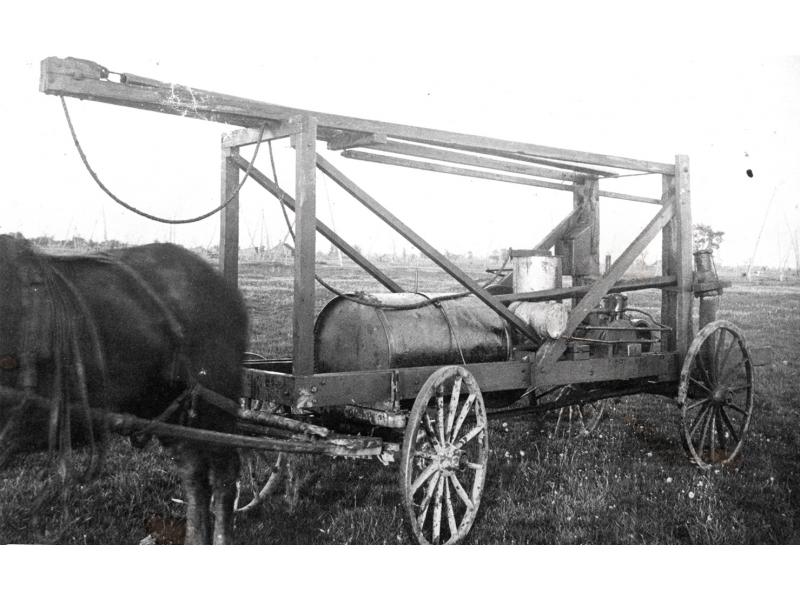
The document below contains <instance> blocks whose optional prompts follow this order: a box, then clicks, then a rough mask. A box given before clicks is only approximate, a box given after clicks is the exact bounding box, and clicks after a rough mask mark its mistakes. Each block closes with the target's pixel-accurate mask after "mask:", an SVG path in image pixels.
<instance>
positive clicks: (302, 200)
mask: <svg viewBox="0 0 800 600" xmlns="http://www.w3.org/2000/svg"><path fill="white" fill-rule="evenodd" d="M299 123H300V125H301V132H300V133H298V134H297V135H295V136H293V137H292V144H293V146H294V148H295V195H296V196H297V198H296V210H295V240H294V314H293V320H292V327H293V329H292V356H293V363H292V364H293V366H294V369H293V373H294V375H311V374H313V373H314V260H315V258H316V245H315V241H316V240H315V238H316V234H317V216H316V173H317V120H316V119H315V118H314V117H311V116H308V115H305V116H303V117H301V118H300V119H299Z"/></svg>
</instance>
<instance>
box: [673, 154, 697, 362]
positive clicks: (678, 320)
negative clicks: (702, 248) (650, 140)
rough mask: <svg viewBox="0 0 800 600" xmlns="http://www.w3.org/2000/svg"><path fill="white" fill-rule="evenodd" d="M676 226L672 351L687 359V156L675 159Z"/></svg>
mask: <svg viewBox="0 0 800 600" xmlns="http://www.w3.org/2000/svg"><path fill="white" fill-rule="evenodd" d="M674 220H675V223H676V229H677V236H676V239H675V241H676V245H675V248H674V249H673V251H674V252H675V254H676V256H677V259H676V262H675V276H676V277H677V278H678V282H677V284H676V285H677V288H678V294H677V298H676V304H675V309H676V310H675V349H676V350H677V351H678V353H679V354H680V355H681V356H686V353H687V352H688V351H689V344H691V343H692V338H693V337H694V324H693V323H692V301H693V299H694V294H693V293H692V281H693V279H694V271H693V264H692V208H691V204H690V198H689V157H688V156H685V155H678V156H676V157H675V219H674Z"/></svg>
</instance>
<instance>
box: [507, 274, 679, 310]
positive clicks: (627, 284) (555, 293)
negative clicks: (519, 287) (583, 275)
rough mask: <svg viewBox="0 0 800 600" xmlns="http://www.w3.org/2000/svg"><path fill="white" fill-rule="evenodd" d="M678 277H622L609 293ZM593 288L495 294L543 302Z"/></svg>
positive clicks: (670, 281)
mask: <svg viewBox="0 0 800 600" xmlns="http://www.w3.org/2000/svg"><path fill="white" fill-rule="evenodd" d="M676 282H677V278H676V277H675V276H674V275H667V276H659V277H646V278H643V279H621V280H620V281H618V282H617V283H616V284H615V285H614V286H612V287H611V289H610V290H609V293H617V292H632V291H635V290H646V289H651V288H666V287H670V286H674V285H675V283H676ZM591 289H592V286H591V285H579V286H573V287H567V288H555V289H551V290H541V291H537V292H522V293H519V294H499V295H497V296H495V298H497V299H498V300H500V302H509V303H510V302H525V301H529V302H537V301H539V302H543V301H546V300H563V299H565V298H576V297H578V296H582V295H584V294H586V293H587V292H589V290H591Z"/></svg>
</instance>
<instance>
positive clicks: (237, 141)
mask: <svg viewBox="0 0 800 600" xmlns="http://www.w3.org/2000/svg"><path fill="white" fill-rule="evenodd" d="M299 131H300V124H299V123H298V122H297V119H289V120H288V121H284V122H280V123H275V124H274V125H272V126H271V127H265V128H264V134H263V135H262V136H261V141H264V142H265V141H267V140H277V139H280V138H285V137H289V136H290V135H295V134H296V133H298V132H299ZM259 133H261V128H258V129H248V128H245V129H236V130H234V131H228V132H226V133H223V134H222V147H223V148H239V147H241V146H247V145H249V144H256V143H258V139H259Z"/></svg>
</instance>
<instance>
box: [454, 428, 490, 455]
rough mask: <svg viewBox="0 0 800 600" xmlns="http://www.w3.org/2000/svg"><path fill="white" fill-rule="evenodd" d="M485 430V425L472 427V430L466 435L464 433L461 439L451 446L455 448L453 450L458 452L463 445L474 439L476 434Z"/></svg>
mask: <svg viewBox="0 0 800 600" xmlns="http://www.w3.org/2000/svg"><path fill="white" fill-rule="evenodd" d="M485 428H486V426H485V425H482V424H481V425H477V426H475V427H473V428H472V429H470V430H469V431H468V432H467V433H465V434H464V435H463V436H462V437H461V439H460V440H458V441H457V442H456V443H455V444H453V445H454V446H455V448H456V449H457V450H460V449H461V448H462V447H463V446H464V444H466V443H467V442H469V441H470V440H471V439H472V438H474V437H475V436H476V435H478V434H479V433H480V432H481V431H483V430H484V429H485Z"/></svg>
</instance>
